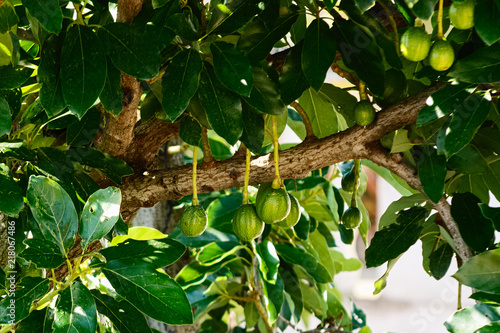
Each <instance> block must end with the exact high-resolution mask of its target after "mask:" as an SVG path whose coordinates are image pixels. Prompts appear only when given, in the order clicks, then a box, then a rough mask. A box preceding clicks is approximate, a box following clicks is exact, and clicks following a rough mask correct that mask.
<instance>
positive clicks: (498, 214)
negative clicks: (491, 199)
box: [479, 203, 500, 231]
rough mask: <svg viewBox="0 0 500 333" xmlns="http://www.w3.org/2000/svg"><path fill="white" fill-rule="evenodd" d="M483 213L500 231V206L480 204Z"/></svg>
mask: <svg viewBox="0 0 500 333" xmlns="http://www.w3.org/2000/svg"><path fill="white" fill-rule="evenodd" d="M479 208H480V209H481V213H482V214H483V216H484V217H486V218H489V219H490V220H491V221H492V222H493V225H494V227H495V229H496V230H497V231H500V207H489V206H488V205H486V204H482V203H481V204H479Z"/></svg>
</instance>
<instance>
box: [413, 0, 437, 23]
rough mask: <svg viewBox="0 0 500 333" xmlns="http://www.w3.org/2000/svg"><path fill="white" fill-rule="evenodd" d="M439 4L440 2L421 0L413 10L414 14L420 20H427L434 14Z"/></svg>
mask: <svg viewBox="0 0 500 333" xmlns="http://www.w3.org/2000/svg"><path fill="white" fill-rule="evenodd" d="M437 2H438V0H419V1H418V2H417V3H416V4H415V5H414V6H413V8H412V9H413V12H414V13H415V15H417V17H418V18H420V19H422V20H427V19H429V18H430V17H431V15H432V14H433V13H434V7H435V6H436V3H437Z"/></svg>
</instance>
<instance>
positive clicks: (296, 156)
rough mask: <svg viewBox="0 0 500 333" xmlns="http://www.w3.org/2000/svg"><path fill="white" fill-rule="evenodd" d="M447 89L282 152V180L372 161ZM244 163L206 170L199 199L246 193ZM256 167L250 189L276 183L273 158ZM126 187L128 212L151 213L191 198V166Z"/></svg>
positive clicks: (257, 161) (260, 159)
mask: <svg viewBox="0 0 500 333" xmlns="http://www.w3.org/2000/svg"><path fill="white" fill-rule="evenodd" d="M443 85H444V84H442V83H438V84H436V85H434V86H432V87H430V88H428V89H426V90H425V91H423V92H421V93H419V94H417V95H415V96H412V97H409V98H407V99H405V100H404V101H402V102H400V103H398V104H395V105H393V106H390V107H389V108H387V109H386V110H384V111H382V112H379V113H378V114H377V119H376V120H375V122H374V123H373V124H372V125H370V126H368V127H365V128H363V127H359V126H355V127H352V128H349V129H348V130H346V131H343V132H340V133H337V134H335V135H332V136H329V137H326V138H323V139H311V140H306V141H304V142H303V143H301V144H300V145H298V146H296V147H293V148H291V149H288V150H285V151H282V152H281V153H280V174H282V176H283V178H304V177H305V176H306V175H307V174H308V173H309V172H310V171H311V170H316V169H319V168H322V167H325V166H329V165H332V164H335V163H338V162H342V161H345V160H349V159H353V158H367V156H369V151H368V150H367V146H366V145H367V144H368V143H370V142H375V141H378V140H380V138H382V137H383V136H384V135H386V134H388V133H391V132H393V131H395V130H396V129H399V128H401V127H403V126H405V125H408V124H411V123H413V122H415V121H416V118H417V115H418V112H419V110H420V109H421V108H422V107H423V106H424V105H425V101H426V99H427V97H428V96H430V95H431V94H432V93H434V92H436V91H438V90H440V89H441V88H442V87H443ZM244 159H245V158H244V156H235V157H232V158H230V159H227V160H224V161H218V162H214V163H213V164H211V165H210V166H209V167H207V166H206V165H205V166H204V164H201V165H200V166H199V173H198V186H199V188H198V191H199V193H206V192H212V191H217V190H223V189H228V188H235V187H241V186H242V185H243V183H244V174H245V161H244ZM251 165H252V167H251V173H250V184H252V185H257V184H261V183H265V182H270V181H272V180H273V177H274V165H273V158H272V156H271V155H270V154H266V155H261V156H256V157H254V158H253V159H252V162H251ZM124 183H125V186H124V189H123V192H122V193H123V207H127V208H134V207H151V206H153V205H155V204H156V203H157V202H159V201H163V200H168V199H179V198H181V197H183V196H186V195H189V194H191V192H192V185H191V165H184V166H181V167H178V168H172V169H167V170H161V171H153V172H149V173H147V174H144V175H135V176H131V177H128V178H126V179H125V180H124Z"/></svg>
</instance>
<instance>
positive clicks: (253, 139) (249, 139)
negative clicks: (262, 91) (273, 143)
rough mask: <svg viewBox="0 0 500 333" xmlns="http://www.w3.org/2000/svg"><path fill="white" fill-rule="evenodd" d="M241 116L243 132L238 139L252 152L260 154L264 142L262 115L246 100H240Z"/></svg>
mask: <svg viewBox="0 0 500 333" xmlns="http://www.w3.org/2000/svg"><path fill="white" fill-rule="evenodd" d="M241 108H242V116H243V133H242V134H241V137H240V141H241V142H243V144H244V145H245V147H247V148H248V149H249V150H250V151H251V152H252V153H254V154H260V153H261V151H262V144H263V142H264V135H265V133H264V116H263V114H262V113H260V112H258V111H257V110H255V109H254V108H253V107H252V106H250V105H249V104H248V103H247V102H245V101H242V102H241Z"/></svg>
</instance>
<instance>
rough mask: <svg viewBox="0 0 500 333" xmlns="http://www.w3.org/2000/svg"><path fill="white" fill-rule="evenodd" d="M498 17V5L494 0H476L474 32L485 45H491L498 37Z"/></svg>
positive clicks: (499, 30)
mask: <svg viewBox="0 0 500 333" xmlns="http://www.w3.org/2000/svg"><path fill="white" fill-rule="evenodd" d="M499 17H500V7H499V6H498V2H497V1H496V0H483V1H478V2H477V5H476V6H475V7H474V26H475V29H476V32H477V34H478V35H479V37H481V39H482V40H483V41H484V42H485V43H486V44H487V45H492V44H494V43H495V42H496V41H498V40H499V39H500V20H499V19H498V18H499ZM497 46H498V45H497Z"/></svg>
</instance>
